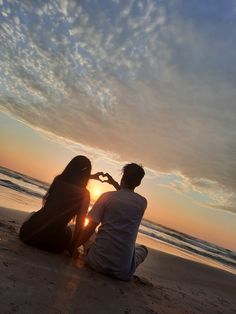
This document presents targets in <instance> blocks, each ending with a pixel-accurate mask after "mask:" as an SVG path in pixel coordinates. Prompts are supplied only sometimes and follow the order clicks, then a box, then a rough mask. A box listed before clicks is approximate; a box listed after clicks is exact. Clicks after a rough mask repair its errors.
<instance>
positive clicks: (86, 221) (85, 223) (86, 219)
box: [84, 218, 89, 227]
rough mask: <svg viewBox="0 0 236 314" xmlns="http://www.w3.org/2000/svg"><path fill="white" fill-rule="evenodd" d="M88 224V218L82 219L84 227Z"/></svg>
mask: <svg viewBox="0 0 236 314" xmlns="http://www.w3.org/2000/svg"><path fill="white" fill-rule="evenodd" d="M88 224H89V219H88V218H85V220H84V226H85V227H86V226H87V225H88Z"/></svg>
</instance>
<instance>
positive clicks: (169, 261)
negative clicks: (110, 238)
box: [0, 208, 236, 314]
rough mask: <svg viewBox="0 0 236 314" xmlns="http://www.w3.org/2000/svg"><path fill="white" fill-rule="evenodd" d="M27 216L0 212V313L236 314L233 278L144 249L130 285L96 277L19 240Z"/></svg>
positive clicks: (79, 264) (64, 258)
mask: <svg viewBox="0 0 236 314" xmlns="http://www.w3.org/2000/svg"><path fill="white" fill-rule="evenodd" d="M26 215H27V213H25V212H21V211H17V210H13V209H7V208H1V209H0V267H1V281H0V298H1V304H0V312H1V313H2V314H3V313H4V314H5V313H86V314H90V313H91V314H92V313H98V314H100V313H101V314H106V313H113V314H116V313H126V314H127V313H134V314H139V313H140V314H141V313H147V314H148V313H150V314H151V313H170V314H173V313H227V314H228V313H236V298H235V295H236V276H235V275H233V274H230V273H228V272H225V271H222V270H219V269H216V268H212V267H210V266H207V265H203V264H200V263H196V262H193V261H190V260H185V259H183V258H180V257H177V256H174V255H170V254H167V253H164V252H160V251H156V250H153V249H150V250H149V255H148V258H147V260H146V261H145V263H144V264H143V265H141V266H140V268H139V269H138V270H137V272H136V274H135V276H134V278H133V279H132V280H131V281H130V282H122V281H119V280H115V279H111V278H108V277H106V276H103V275H101V274H98V273H96V272H94V271H92V270H91V269H89V268H88V267H87V266H86V265H84V263H83V261H82V260H79V259H78V260H73V259H71V258H70V257H69V256H67V255H66V254H62V255H54V254H50V253H47V252H44V251H40V250H37V249H34V248H31V247H29V246H27V245H25V244H23V243H22V242H21V241H20V240H19V239H18V235H17V234H18V230H19V227H20V225H21V223H22V221H23V220H24V219H25V216H26Z"/></svg>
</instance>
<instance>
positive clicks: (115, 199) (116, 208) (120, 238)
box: [19, 156, 148, 280]
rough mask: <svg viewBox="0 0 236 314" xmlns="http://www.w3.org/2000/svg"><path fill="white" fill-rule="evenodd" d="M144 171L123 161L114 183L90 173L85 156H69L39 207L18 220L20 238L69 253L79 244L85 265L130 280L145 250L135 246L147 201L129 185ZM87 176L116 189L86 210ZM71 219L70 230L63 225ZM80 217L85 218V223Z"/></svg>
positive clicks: (142, 259)
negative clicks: (20, 223)
mask: <svg viewBox="0 0 236 314" xmlns="http://www.w3.org/2000/svg"><path fill="white" fill-rule="evenodd" d="M144 175H145V172H144V170H143V168H142V166H139V165H137V164H135V163H130V164H127V165H125V166H124V168H123V175H122V178H121V181H120V184H118V183H117V182H116V181H115V180H114V179H113V178H112V176H110V174H108V173H105V174H104V173H103V172H98V173H95V174H91V162H90V160H89V159H88V158H87V157H85V156H76V157H74V158H73V159H72V160H71V161H70V162H69V164H68V165H67V166H66V168H65V169H64V171H63V172H62V173H61V174H59V175H58V176H56V177H55V178H54V180H53V182H52V184H51V186H50V187H49V190H48V192H47V193H46V195H45V196H44V198H43V205H42V208H41V209H40V210H39V211H37V212H34V213H33V214H31V216H30V217H29V218H28V219H27V220H26V221H25V222H24V223H23V225H22V227H21V229H20V233H19V236H20V239H21V240H22V241H23V242H25V243H26V244H28V245H31V246H33V247H36V248H39V249H42V250H46V251H49V252H54V253H61V252H62V251H64V250H68V252H69V253H70V255H71V256H74V257H75V256H77V254H78V248H79V247H80V246H82V245H83V247H84V259H85V261H86V263H87V264H88V265H89V266H90V267H91V268H93V269H94V270H96V271H98V272H100V273H103V274H106V275H108V276H112V277H115V278H118V279H120V280H130V279H131V278H132V275H133V274H134V272H135V269H136V268H137V266H138V265H139V264H140V263H142V262H143V261H144V259H145V258H146V256H147V254H148V250H147V248H146V247H145V246H143V245H140V246H136V245H135V241H136V237H137V233H138V229H139V225H140V223H141V219H142V217H143V214H144V211H145V209H146V207H147V201H146V199H145V198H144V197H142V196H141V195H139V194H137V193H135V192H134V189H135V188H136V187H137V186H139V185H140V183H141V180H142V178H143V177H144ZM90 179H94V180H99V181H103V182H107V183H109V184H111V185H112V186H113V187H114V188H115V189H116V191H110V192H106V193H103V194H102V195H101V196H100V197H99V198H98V200H97V201H96V202H95V204H94V205H93V207H92V209H91V210H90V211H89V212H87V211H88V208H89V205H90V193H89V191H88V190H87V189H86V186H87V184H88V181H89V180H90ZM73 218H74V220H75V226H74V228H73V229H72V228H71V227H70V226H69V223H70V221H71V220H72V219H73ZM85 218H87V219H89V223H88V224H87V225H86V226H85ZM97 227H98V230H97ZM96 230H97V231H96Z"/></svg>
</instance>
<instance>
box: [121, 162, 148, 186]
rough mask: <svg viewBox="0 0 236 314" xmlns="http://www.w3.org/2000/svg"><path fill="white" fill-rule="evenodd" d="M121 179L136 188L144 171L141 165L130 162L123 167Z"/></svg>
mask: <svg viewBox="0 0 236 314" xmlns="http://www.w3.org/2000/svg"><path fill="white" fill-rule="evenodd" d="M122 171H123V181H125V184H126V185H127V186H128V187H130V188H136V186H138V185H139V184H140V183H141V180H142V178H143V177H144V175H145V171H144V169H143V167H142V166H141V165H138V164H135V163H131V164H127V165H125V166H124V167H123V169H122Z"/></svg>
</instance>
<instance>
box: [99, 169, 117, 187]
mask: <svg viewBox="0 0 236 314" xmlns="http://www.w3.org/2000/svg"><path fill="white" fill-rule="evenodd" d="M103 177H105V178H107V179H106V180H104V181H103V182H106V183H108V184H111V185H113V186H114V188H115V189H116V190H119V189H120V185H119V183H118V182H116V181H115V180H114V179H113V178H112V176H111V175H110V174H109V173H108V172H107V173H105V174H104V175H103Z"/></svg>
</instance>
